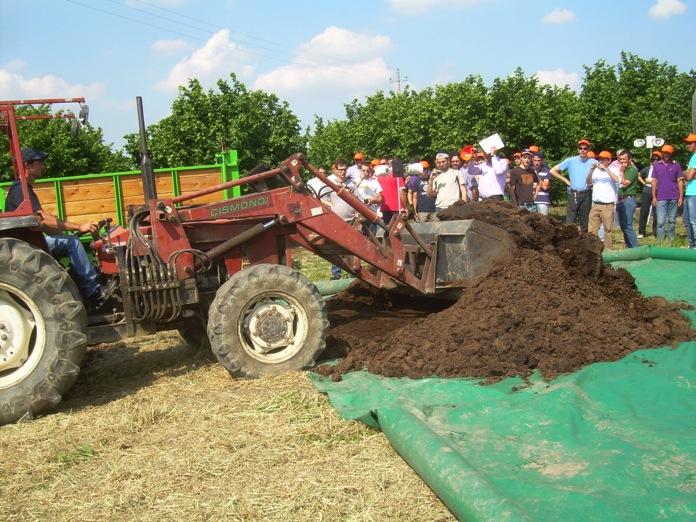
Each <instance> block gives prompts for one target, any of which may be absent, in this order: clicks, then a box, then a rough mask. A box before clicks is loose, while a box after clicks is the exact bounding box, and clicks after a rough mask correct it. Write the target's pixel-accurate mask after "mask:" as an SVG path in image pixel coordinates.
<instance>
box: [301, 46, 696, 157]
mask: <svg viewBox="0 0 696 522" xmlns="http://www.w3.org/2000/svg"><path fill="white" fill-rule="evenodd" d="M695 89H696V72H695V71H693V70H692V71H690V72H689V73H684V72H681V73H680V72H679V71H678V70H677V69H676V67H674V66H672V65H669V64H667V63H664V62H660V61H658V60H654V59H643V58H640V57H638V56H636V55H633V54H631V53H622V54H621V59H620V62H619V64H618V65H616V66H613V65H609V64H608V63H607V62H605V61H603V60H600V61H598V62H597V63H595V64H594V65H592V66H588V67H585V77H584V81H583V84H582V88H581V90H580V92H579V93H576V92H574V91H572V90H571V89H569V88H567V87H566V88H559V87H553V86H548V85H541V84H539V82H538V80H537V79H536V78H535V77H534V76H526V75H525V74H524V72H523V71H522V69H517V70H515V71H514V73H513V74H512V75H510V76H508V77H507V78H497V79H495V80H494V81H493V83H492V85H490V86H486V85H485V84H484V83H483V80H482V79H481V78H480V77H479V76H467V77H466V78H465V79H464V80H463V81H461V82H458V83H450V84H447V85H441V86H437V87H435V88H427V89H423V90H422V91H420V92H415V91H411V90H408V89H407V90H406V91H404V92H403V93H400V94H397V93H395V92H390V93H388V94H385V93H384V92H382V91H378V92H377V93H375V94H373V95H371V96H368V97H366V98H365V100H364V101H358V100H353V101H352V102H351V103H349V104H348V105H346V107H345V111H346V117H345V119H340V120H332V121H324V120H323V119H321V118H319V117H317V118H316V120H315V126H314V133H313V134H311V135H308V148H309V153H308V155H309V158H310V160H311V161H312V162H315V163H318V164H326V165H328V164H330V163H331V162H332V161H333V159H334V158H335V157H336V156H341V157H343V158H346V159H349V158H350V157H352V154H353V152H354V151H356V150H362V151H364V152H365V153H366V155H367V156H368V157H382V156H386V155H391V156H397V157H401V158H403V159H408V158H411V157H412V156H417V157H419V158H427V159H432V157H433V155H434V153H435V152H436V151H437V150H439V149H445V150H457V149H459V148H460V147H461V146H462V145H464V144H470V143H476V142H477V141H479V140H480V139H482V138H484V137H486V136H488V135H490V134H492V133H493V132H499V133H500V134H501V136H502V137H503V139H504V141H505V142H506V145H507V148H506V151H505V152H507V153H508V154H511V153H512V151H513V150H519V149H522V148H524V147H527V146H529V145H531V144H538V145H540V146H541V147H542V148H543V149H544V152H545V154H546V158H547V162H548V163H549V164H555V163H556V162H557V161H559V160H561V159H562V158H564V157H566V156H569V155H572V154H575V153H576V152H575V150H576V149H575V144H576V141H577V140H578V139H579V138H581V137H586V138H588V139H590V140H591V141H592V142H593V143H594V144H595V149H596V150H601V149H609V150H611V151H615V150H616V149H618V148H627V147H628V148H631V147H632V143H633V140H634V139H635V138H640V137H644V136H646V135H648V134H654V135H657V136H661V137H663V138H665V140H666V141H667V142H669V143H674V144H679V143H680V141H681V138H682V137H683V136H685V135H686V134H687V133H688V132H689V131H690V125H691V123H690V121H691V120H690V118H691V116H690V115H691V101H690V100H691V96H692V93H693V92H694V90H695ZM635 152H637V159H638V160H639V161H642V162H645V161H647V159H648V158H647V156H648V151H647V150H645V149H643V150H640V151H635ZM685 158H686V156H685V155H684V156H683V157H682V158H681V159H682V160H683V159H685Z"/></svg>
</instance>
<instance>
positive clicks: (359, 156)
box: [353, 152, 365, 160]
mask: <svg viewBox="0 0 696 522" xmlns="http://www.w3.org/2000/svg"><path fill="white" fill-rule="evenodd" d="M353 159H355V160H364V159H365V155H364V154H363V153H362V152H356V153H355V154H354V155H353Z"/></svg>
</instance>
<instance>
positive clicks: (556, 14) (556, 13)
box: [541, 7, 575, 25]
mask: <svg viewBox="0 0 696 522" xmlns="http://www.w3.org/2000/svg"><path fill="white" fill-rule="evenodd" d="M573 20H575V13H574V12H573V11H571V10H570V9H561V8H560V7H557V8H556V9H554V10H553V11H551V12H550V13H547V14H545V15H544V17H543V18H542V19H541V21H542V22H544V23H545V24H554V25H560V24H567V23H568V22H572V21H573Z"/></svg>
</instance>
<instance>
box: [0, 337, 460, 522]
mask: <svg viewBox="0 0 696 522" xmlns="http://www.w3.org/2000/svg"><path fill="white" fill-rule="evenodd" d="M0 463H1V464H0V513H2V515H3V517H2V518H3V520H20V519H21V520H32V519H39V520H77V519H79V520H133V519H136V520H162V519H185V520H189V519H191V520H208V519H230V520H235V519H237V520H240V519H244V520H247V519H251V520H259V519H263V520H337V519H340V520H387V519H388V520H393V519H398V520H449V519H450V518H451V515H450V514H449V512H448V511H447V510H446V509H445V508H444V507H443V505H442V504H441V503H440V501H439V500H438V499H437V498H436V497H435V496H434V495H433V493H432V492H431V491H430V490H429V489H428V488H427V487H426V486H425V485H424V484H423V483H422V482H421V480H420V479H419V478H418V477H417V475H416V474H415V473H414V472H413V471H412V470H411V469H410V468H409V467H408V466H407V465H406V464H405V463H404V462H403V461H402V460H401V458H400V457H399V456H398V455H397V454H396V453H395V452H394V451H393V450H392V448H391V447H390V446H389V444H388V442H387V441H386V439H385V438H384V436H383V435H382V434H381V433H378V432H375V431H373V430H371V429H369V428H367V427H366V426H364V425H362V424H359V423H357V422H346V421H343V420H341V419H339V418H338V416H337V415H336V413H335V412H334V410H333V409H332V408H331V406H330V405H329V403H328V401H327V399H326V397H324V396H323V395H320V394H319V393H318V392H317V391H316V390H315V389H314V388H313V387H312V385H311V384H310V383H309V381H308V379H307V377H306V375H305V374H303V373H300V372H295V373H286V374H283V375H279V376H274V377H268V378H263V379H259V380H234V379H231V378H230V377H229V376H228V374H227V373H226V372H225V370H224V369H222V367H220V366H219V365H218V364H215V363H213V362H212V361H211V360H210V357H209V356H208V355H207V354H201V353H194V352H193V351H192V350H191V349H190V348H188V347H187V346H186V345H185V344H184V343H183V342H182V341H181V340H180V339H179V337H178V335H177V334H166V333H165V334H159V335H158V336H154V337H150V338H147V339H144V340H138V341H129V342H125V343H118V345H105V346H101V347H99V348H98V349H93V350H91V351H90V352H89V354H88V358H87V360H86V362H85V365H84V368H83V373H82V375H81V377H80V380H79V381H78V383H77V384H76V386H75V387H74V388H73V389H72V390H71V392H70V394H69V396H67V397H66V399H65V401H64V402H63V403H62V405H61V408H60V409H59V411H58V412H56V413H52V414H49V415H46V416H44V417H42V418H39V419H36V420H33V421H28V422H22V423H19V424H15V425H10V426H4V427H2V428H0Z"/></svg>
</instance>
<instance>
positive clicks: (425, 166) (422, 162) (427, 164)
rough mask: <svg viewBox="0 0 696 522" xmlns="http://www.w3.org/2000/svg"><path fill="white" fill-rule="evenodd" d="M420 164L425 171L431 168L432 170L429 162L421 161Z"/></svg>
mask: <svg viewBox="0 0 696 522" xmlns="http://www.w3.org/2000/svg"><path fill="white" fill-rule="evenodd" d="M420 164H421V166H422V167H423V168H424V169H429V168H430V163H428V161H427V160H423V161H421V162H420Z"/></svg>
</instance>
